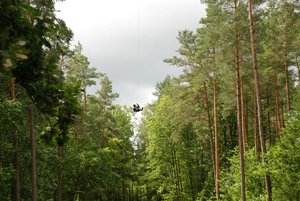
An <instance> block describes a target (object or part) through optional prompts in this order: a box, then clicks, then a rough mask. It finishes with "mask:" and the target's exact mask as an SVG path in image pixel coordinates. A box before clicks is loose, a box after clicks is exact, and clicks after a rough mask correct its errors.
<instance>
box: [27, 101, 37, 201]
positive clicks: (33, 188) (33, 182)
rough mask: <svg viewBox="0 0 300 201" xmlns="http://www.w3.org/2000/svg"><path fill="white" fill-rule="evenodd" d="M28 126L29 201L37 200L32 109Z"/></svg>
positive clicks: (31, 109) (30, 109)
mask: <svg viewBox="0 0 300 201" xmlns="http://www.w3.org/2000/svg"><path fill="white" fill-rule="evenodd" d="M29 125H30V141H31V200H32V201H36V200H37V183H36V180H37V176H36V143H35V130H34V114H33V107H32V106H30V108H29Z"/></svg>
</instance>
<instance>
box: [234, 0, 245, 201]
mask: <svg viewBox="0 0 300 201" xmlns="http://www.w3.org/2000/svg"><path fill="white" fill-rule="evenodd" d="M234 4H235V10H236V9H237V8H236V7H237V5H236V1H235V2H234ZM235 36H236V49H235V50H236V51H235V79H236V100H237V101H236V102H237V104H236V105H237V130H238V136H239V148H240V169H241V195H242V200H243V201H246V185H245V162H244V147H245V143H244V138H243V137H244V136H243V132H242V131H243V126H242V101H241V99H242V98H241V78H240V61H239V60H240V56H239V34H238V32H237V30H236V34H235Z"/></svg>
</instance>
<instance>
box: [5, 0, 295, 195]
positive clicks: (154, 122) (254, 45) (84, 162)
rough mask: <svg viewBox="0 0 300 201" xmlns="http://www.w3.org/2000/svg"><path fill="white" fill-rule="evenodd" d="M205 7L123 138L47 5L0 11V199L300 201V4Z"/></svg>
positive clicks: (127, 111)
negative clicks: (171, 72) (176, 70)
mask: <svg viewBox="0 0 300 201" xmlns="http://www.w3.org/2000/svg"><path fill="white" fill-rule="evenodd" d="M202 3H205V4H206V5H207V9H206V12H207V16H206V17H205V18H203V19H201V20H200V24H199V28H198V29H197V30H194V31H189V30H185V31H181V32H179V35H178V41H179V44H180V47H179V49H178V50H177V52H178V54H177V56H174V57H172V58H168V59H166V60H165V62H167V63H169V64H171V65H173V66H177V67H180V68H182V74H181V75H180V76H179V77H177V78H171V77H169V76H167V77H166V78H165V80H164V81H162V82H160V83H158V84H157V85H156V91H155V93H154V94H155V95H156V96H157V100H156V101H155V102H153V103H151V104H149V105H148V106H147V107H146V108H145V110H144V111H143V118H142V120H141V122H140V124H139V126H138V129H137V133H136V134H135V135H134V126H133V123H132V122H131V118H132V115H133V113H132V111H131V108H129V107H126V106H120V105H117V104H115V103H114V100H115V99H116V98H117V97H118V94H116V93H114V92H113V90H112V82H111V81H110V80H109V78H108V77H107V76H106V75H105V74H103V73H99V72H97V71H96V68H93V67H91V66H90V64H89V61H88V59H87V58H86V57H85V56H84V55H82V46H81V45H80V44H77V45H75V47H71V46H70V41H71V40H72V31H71V30H70V29H69V28H68V27H67V26H66V25H65V23H64V22H63V21H62V20H60V19H58V18H57V17H56V15H55V8H54V1H51V0H50V1H39V0H29V1H28V0H27V1H25V0H5V1H0V26H1V29H0V89H1V92H0V93H1V94H0V146H1V148H0V200H15V201H19V200H33V201H35V200H56V201H62V200H76V201H77V200H100V201H134V200H135V201H138V200H145V201H146V200H147V201H148V200H176V201H189V200H246V199H248V200H280V201H281V200H300V190H299V186H300V183H299V181H300V178H299V177H300V176H299V175H300V174H299V172H300V171H299V170H300V154H299V151H298V150H299V148H300V145H299V144H300V141H299V134H300V123H299V122H300V115H299V110H300V103H299V96H300V94H299V93H300V91H299V84H298V83H299V77H300V75H299V60H300V53H299V45H300V34H299V30H300V27H299V26H300V16H299V15H300V12H299V6H300V5H299V3H298V1H296V0H295V1H292V0H290V1H267V2H265V1H253V2H251V1H248V2H246V1H215V0H205V1H203V2H202ZM251 3H252V4H251ZM250 8H251V9H250ZM96 83H99V85H100V87H99V90H98V91H97V92H96V93H95V94H94V95H90V94H88V93H87V88H88V87H90V86H92V85H95V84H96Z"/></svg>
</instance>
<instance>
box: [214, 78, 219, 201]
mask: <svg viewBox="0 0 300 201" xmlns="http://www.w3.org/2000/svg"><path fill="white" fill-rule="evenodd" d="M214 127H215V154H216V156H215V160H216V178H215V185H216V198H217V200H220V181H219V142H218V114H217V79H216V78H215V77H214Z"/></svg>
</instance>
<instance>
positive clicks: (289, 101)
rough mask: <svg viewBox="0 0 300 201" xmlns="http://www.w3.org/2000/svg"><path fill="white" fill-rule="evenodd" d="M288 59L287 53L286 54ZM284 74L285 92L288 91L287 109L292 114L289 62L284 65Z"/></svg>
mask: <svg viewBox="0 0 300 201" xmlns="http://www.w3.org/2000/svg"><path fill="white" fill-rule="evenodd" d="M285 57H287V53H286V54H285ZM284 72H285V91H286V107H287V111H288V112H291V98H290V87H289V66H288V62H287V61H285V63H284Z"/></svg>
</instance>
